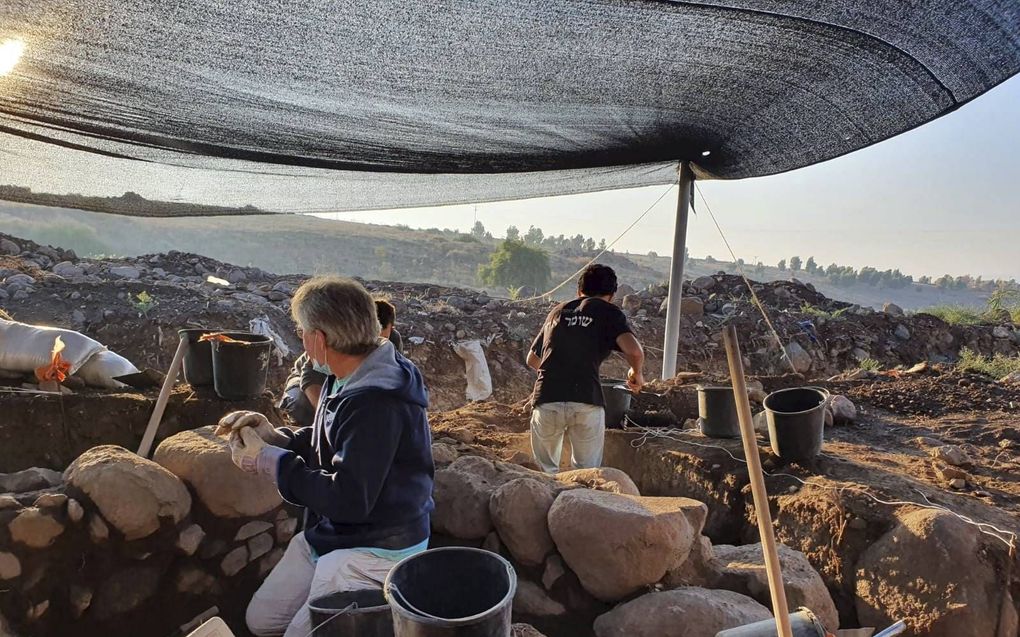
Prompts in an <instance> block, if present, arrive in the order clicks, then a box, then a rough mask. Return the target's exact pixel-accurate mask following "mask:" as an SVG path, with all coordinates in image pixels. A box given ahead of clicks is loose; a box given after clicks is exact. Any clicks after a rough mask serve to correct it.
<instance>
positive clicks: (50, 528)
mask: <svg viewBox="0 0 1020 637" xmlns="http://www.w3.org/2000/svg"><path fill="white" fill-rule="evenodd" d="M7 530H8V532H9V533H10V534H11V540H12V541H14V542H17V543H19V544H24V545H25V546H28V547H31V548H34V549H41V548H46V547H47V546H50V545H51V544H53V542H54V541H55V540H56V539H57V537H58V536H59V535H60V534H61V533H63V532H64V525H63V524H61V523H60V522H58V521H57V520H56V519H55V518H53V517H51V516H50V515H49V514H48V513H46V512H44V511H42V510H41V509H38V508H36V507H27V508H24V509H22V510H21V511H20V512H19V513H18V515H17V517H15V518H14V519H13V520H11V522H10V524H8V525H7Z"/></svg>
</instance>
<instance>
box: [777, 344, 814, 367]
mask: <svg viewBox="0 0 1020 637" xmlns="http://www.w3.org/2000/svg"><path fill="white" fill-rule="evenodd" d="M785 349H786V355H785V356H783V362H784V363H785V364H787V365H791V366H792V367H793V369H794V371H796V372H797V373H799V374H805V373H807V372H808V371H809V370H810V369H811V365H812V363H813V361H812V359H811V354H809V353H808V352H807V350H805V349H804V348H803V347H801V345H800V343H798V342H797V341H790V342H789V343H787V344H786V347H785Z"/></svg>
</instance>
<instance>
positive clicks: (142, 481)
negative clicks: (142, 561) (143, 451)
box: [64, 445, 191, 540]
mask: <svg viewBox="0 0 1020 637" xmlns="http://www.w3.org/2000/svg"><path fill="white" fill-rule="evenodd" d="M64 479H65V480H66V481H67V482H68V483H69V484H70V485H71V486H72V487H74V488H75V489H78V490H80V491H82V492H83V493H84V494H85V495H87V496H88V497H89V498H90V499H91V500H92V501H93V502H94V503H95V504H96V506H97V507H99V511H100V512H101V513H102V514H103V517H104V518H106V519H107V520H108V521H109V522H110V524H112V525H113V526H114V527H115V528H116V529H117V530H118V531H120V532H121V533H123V534H124V537H125V538H126V539H128V540H137V539H140V538H143V537H148V536H149V535H151V534H153V533H154V532H156V530H157V529H159V525H160V520H161V519H169V520H170V521H172V522H173V523H174V524H177V523H179V522H180V521H181V520H183V519H184V518H185V517H186V516H187V515H188V512H189V511H191V495H190V494H189V493H188V489H187V488H186V487H185V486H184V484H183V483H182V482H181V481H180V480H178V479H177V476H175V475H174V474H172V473H170V472H169V471H167V470H166V469H164V468H163V467H161V466H159V465H158V464H156V463H155V462H152V461H150V460H146V459H145V458H142V457H140V456H136V455H135V454H133V453H131V452H130V451H128V450H127V449H124V448H123V447H118V446H116V445H103V446H100V447H93V448H92V449H89V450H88V451H86V452H85V453H83V454H81V455H80V456H78V458H77V459H76V460H75V461H74V462H72V463H71V466H69V467H68V468H67V470H66V471H65V472H64Z"/></svg>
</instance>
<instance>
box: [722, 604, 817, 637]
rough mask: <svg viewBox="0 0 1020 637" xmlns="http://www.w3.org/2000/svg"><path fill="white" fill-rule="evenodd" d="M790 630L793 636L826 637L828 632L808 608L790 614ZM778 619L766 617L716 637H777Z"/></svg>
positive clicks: (724, 631) (725, 631)
mask: <svg viewBox="0 0 1020 637" xmlns="http://www.w3.org/2000/svg"><path fill="white" fill-rule="evenodd" d="M790 632H791V633H792V634H793V637H825V635H826V634H827V633H826V631H825V627H824V626H822V622H820V621H818V618H817V617H815V614H814V613H812V612H811V611H810V610H808V609H806V608H801V609H799V610H798V611H797V612H796V613H791V614H790ZM778 634H779V633H778V632H777V631H776V620H775V619H765V620H762V621H760V622H755V623H753V624H748V625H746V626H740V627H738V628H729V629H727V630H721V631H719V632H717V633H716V634H715V637H776V636H777V635H778Z"/></svg>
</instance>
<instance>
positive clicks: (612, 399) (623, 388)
mask: <svg viewBox="0 0 1020 637" xmlns="http://www.w3.org/2000/svg"><path fill="white" fill-rule="evenodd" d="M601 384H602V398H603V400H605V403H606V428H607V429H623V418H624V416H626V415H627V412H628V411H630V400H631V397H632V396H633V395H634V394H632V393H631V391H630V389H629V388H628V387H627V381H623V380H613V379H602V381H601Z"/></svg>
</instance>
